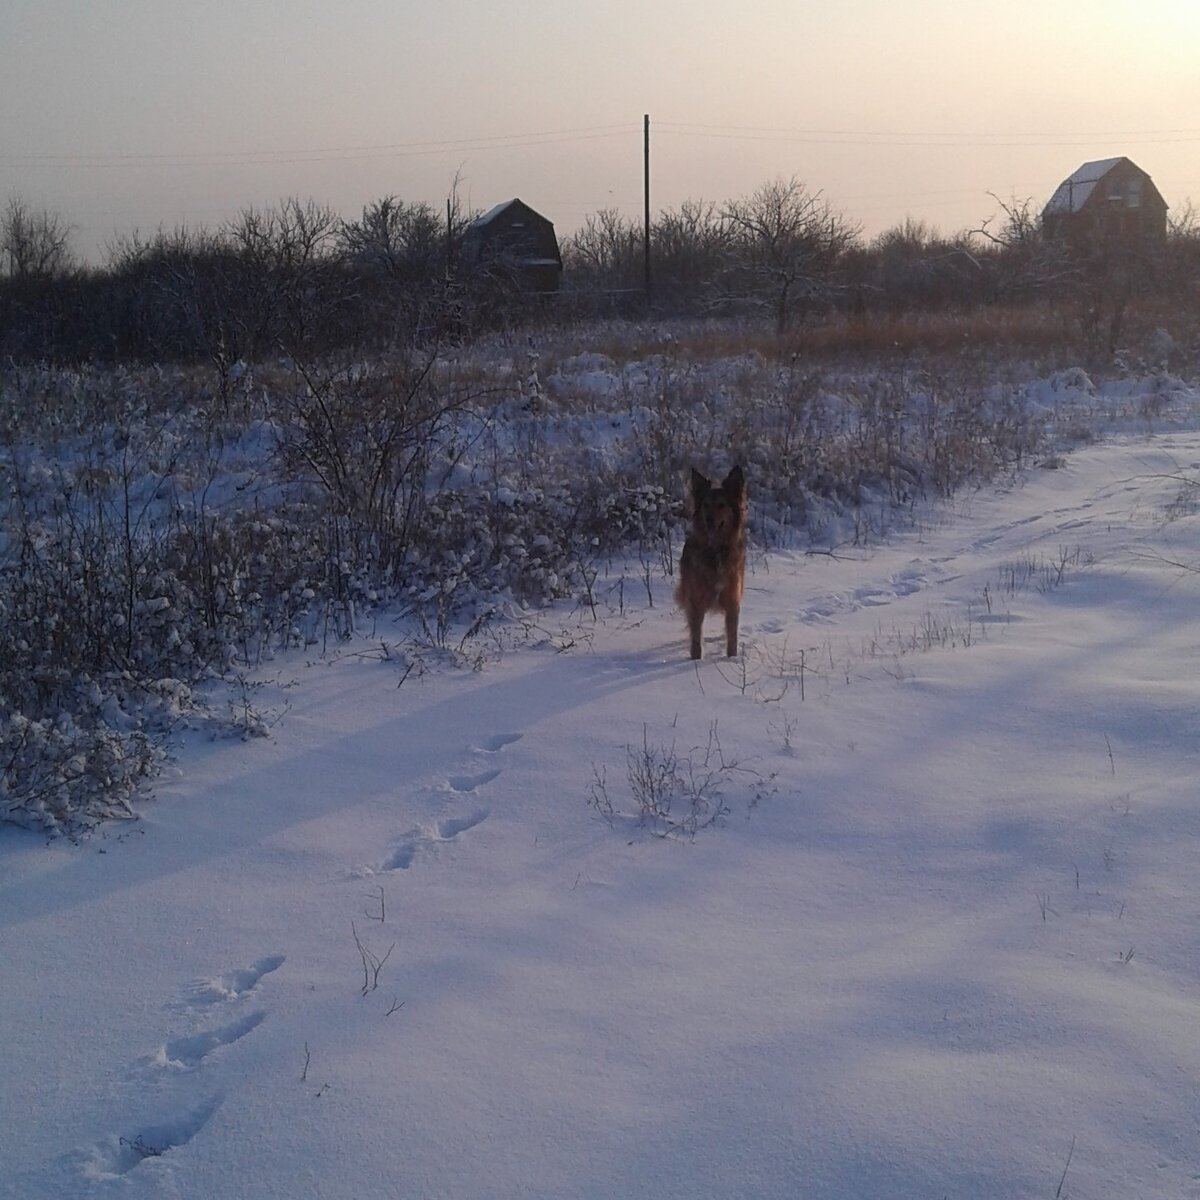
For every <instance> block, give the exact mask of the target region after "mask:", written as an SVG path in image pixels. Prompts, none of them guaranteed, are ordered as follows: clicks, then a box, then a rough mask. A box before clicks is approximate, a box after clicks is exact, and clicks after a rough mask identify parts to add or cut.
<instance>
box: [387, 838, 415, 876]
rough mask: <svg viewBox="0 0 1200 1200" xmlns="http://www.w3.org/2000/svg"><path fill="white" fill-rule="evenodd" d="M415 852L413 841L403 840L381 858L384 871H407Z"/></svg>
mask: <svg viewBox="0 0 1200 1200" xmlns="http://www.w3.org/2000/svg"><path fill="white" fill-rule="evenodd" d="M416 852H417V843H416V842H415V841H403V842H401V843H400V844H399V845H398V846H397V847H396V848H395V849H394V850H393V851H392V852H391V854H389V855H388V856H387V858H385V859H384V860H383V869H384V870H385V871H407V870H408V868H409V867H411V866H412V860H413V856H414V855H415V854H416Z"/></svg>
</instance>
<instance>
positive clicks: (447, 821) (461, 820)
mask: <svg viewBox="0 0 1200 1200" xmlns="http://www.w3.org/2000/svg"><path fill="white" fill-rule="evenodd" d="M487 818H488V812H487V809H482V808H481V809H479V810H477V811H476V812H473V813H471V814H470V815H469V816H465V817H446V818H444V819H443V820H441V821H439V822H438V823H437V824H436V825H435V826H434V827H433V831H432V833H412V834H408V835H407V836H406V837H405V838H404V840H403V841H400V842H397V843H396V845H395V847H394V848H393V849H392V852H391V854H389V855H388V856H387V858H385V859H384V860H383V864H382V866H381V868H380V869H381V870H384V871H407V870H408V868H409V867H411V866H412V864H413V860H414V859H415V858H416V856H417V851H418V850H420V849H421V848H422V846H429V845H437V844H438V843H439V842H450V841H453V840H454V839H455V838H456V837H458V835H459V834H460V833H465V832H466V831H467V830H468V829H474V828H475V826H476V825H479V824H481V823H482V822H484V821H486V820H487Z"/></svg>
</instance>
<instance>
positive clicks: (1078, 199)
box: [1045, 156, 1126, 213]
mask: <svg viewBox="0 0 1200 1200" xmlns="http://www.w3.org/2000/svg"><path fill="white" fill-rule="evenodd" d="M1125 161H1126V160H1125V158H1124V157H1123V156H1122V157H1120V158H1098V159H1096V161H1095V162H1085V163H1084V164H1083V166H1082V167H1080V168H1079V170H1078V171H1076V172H1075V173H1074V174H1073V175H1068V176H1067V178H1066V179H1064V180H1063V181H1062V183H1060V184H1059V185H1058V188H1057V189H1056V190H1055V192H1054V195H1053V196H1051V197H1050V203H1049V204H1047V205H1046V209H1045V211H1046V212H1048V213H1076V212H1078V211H1079V210H1080V209H1081V208H1082V207H1083V206H1084V204H1085V203H1086V202H1087V198H1088V197H1089V196H1090V195H1091V194H1092V189H1093V188H1094V187H1095V186H1096V184H1098V183H1099V182H1100V180H1102V179H1103V178H1104V177H1105V175H1107V174H1108V173H1109V171H1111V170H1112V169H1113V167H1115V166H1116V165H1117V163H1121V162H1125Z"/></svg>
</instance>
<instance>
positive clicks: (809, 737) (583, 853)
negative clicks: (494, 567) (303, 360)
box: [0, 431, 1200, 1200]
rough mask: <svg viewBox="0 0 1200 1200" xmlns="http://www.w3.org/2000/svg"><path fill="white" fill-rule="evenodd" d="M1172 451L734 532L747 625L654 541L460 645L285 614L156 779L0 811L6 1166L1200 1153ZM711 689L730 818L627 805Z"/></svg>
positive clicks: (1074, 1158) (693, 1170) (604, 1191)
mask: <svg viewBox="0 0 1200 1200" xmlns="http://www.w3.org/2000/svg"><path fill="white" fill-rule="evenodd" d="M1177 470H1184V471H1190V472H1191V473H1193V474H1195V473H1196V472H1200V434H1197V433H1194V432H1180V431H1175V432H1170V433H1161V434H1158V435H1156V436H1149V437H1148V436H1145V435H1138V436H1133V435H1129V436H1123V437H1118V438H1116V439H1114V440H1112V441H1110V442H1109V443H1107V444H1104V445H1098V446H1093V447H1090V448H1087V449H1084V450H1081V451H1078V452H1077V453H1075V454H1073V455H1072V456H1071V457H1070V458H1069V459H1067V460H1066V462H1065V465H1064V466H1063V467H1062V468H1061V469H1058V470H1042V471H1038V472H1035V473H1034V474H1032V475H1031V476H1029V477H1027V478H1026V479H1025V480H1024V481H1023V482H1022V483H1021V484H1020V485H1019V486H1017V487H1015V488H1013V489H1011V490H1009V491H1007V492H1004V493H1001V494H993V493H977V494H975V495H974V496H972V497H970V498H967V499H960V501H959V502H957V504H956V505H955V507H954V509H953V510H952V511H946V512H944V513H943V514H942V516H941V518H940V519H939V520H938V521H937V522H936V523H933V522H927V523H926V524H924V526H923V527H922V528H920V529H917V530H912V531H909V532H907V533H905V534H901V535H897V536H895V537H894V538H893V539H892V540H891V541H890V542H889V543H888V544H886V545H884V546H882V547H877V548H875V549H872V550H869V551H845V552H839V557H836V558H831V557H824V556H813V557H807V558H806V557H804V556H801V555H795V556H787V555H773V556H771V557H770V558H769V559H765V560H764V559H761V558H759V559H758V560H757V561H756V568H755V572H754V575H753V577H752V578H751V579H750V580H749V591H748V595H747V599H746V606H745V610H744V613H745V623H744V629H743V635H744V636H743V642H744V649H745V654H744V658H743V660H742V661H741V662H734V663H727V662H726V661H725V660H722V659H719V658H716V657H712V658H709V659H707V660H705V662H704V663H703V664H701V666H700V667H699V669H696V668H695V667H694V666H693V665H692V664H691V663H690V662H688V661H687V660H686V659H685V657H684V653H685V646H684V637H683V630H682V626H681V623H680V620H679V618H678V616H677V614H675V613H674V612H673V611H672V610H671V609H670V607H669V604H668V599H669V597H668V592H667V587H666V585H665V584H664V585H663V586H662V587H661V588H660V590H659V592H658V594H657V595H656V601H657V603H656V605H655V607H654V608H652V609H650V608H646V607H645V594H644V591H643V592H642V593H641V595H640V596H639V595H638V592H637V588H636V587H634V586H627V587H626V589H625V594H624V613H621V612H619V611H616V610H615V609H612V610H601V612H600V614H599V620H598V621H597V622H596V623H595V624H593V623H592V621H591V615H590V614H588V617H587V620H581V619H580V618H579V617H578V615H575V616H571V615H569V614H559V617H558V618H557V620H558V623H557V625H555V626H554V628H555V629H558V628H562V629H564V630H565V631H567V633H568V635H569V636H568V637H563V636H558V637H554V638H550V639H548V640H546V641H545V642H544V643H543V644H541V645H534V646H529V647H527V648H525V649H521V650H517V651H513V652H510V653H507V654H505V655H503V656H502V657H501V658H500V659H499V661H496V662H493V663H490V664H489V665H487V666H486V667H485V668H484V669H483V670H482V671H479V672H470V671H455V670H446V669H440V670H434V671H431V672H429V673H427V674H425V675H423V676H421V677H417V675H416V673H415V672H414V673H413V674H410V675H409V677H408V678H407V679H404V680H403V682H402V686H399V687H398V686H397V684H398V683H400V682H401V679H402V671H401V668H400V666H399V665H398V664H397V663H396V662H389V661H380V660H379V658H380V657H381V656H376V657H372V656H371V654H370V653H369V652H370V651H372V650H373V649H375V648H377V641H376V643H371V642H367V641H364V643H363V644H362V646H361V647H359V649H361V650H362V651H363V654H362V655H361V656H358V655H355V654H353V653H347V654H344V655H342V656H341V657H340V658H338V659H337V660H336V661H324V662H313V663H309V662H306V661H305V660H304V659H302V658H299V657H298V658H296V659H295V660H294V661H292V662H290V663H289V664H287V665H286V666H284V667H283V668H282V671H281V672H280V673H279V674H278V675H277V676H276V677H275V678H276V681H277V683H276V685H274V686H272V687H271V688H270V689H267V690H266V691H264V692H263V693H262V694H261V695H259V696H258V697H256V701H257V702H258V703H261V704H265V705H267V706H272V705H274V706H282V705H283V704H285V703H286V704H287V705H289V706H290V707H289V708H288V711H287V713H286V716H285V717H284V718H283V719H282V720H281V721H280V722H279V723H278V724H277V725H276V726H275V729H274V735H273V737H272V738H271V739H270V740H269V741H251V742H248V743H245V744H243V743H236V742H234V743H231V742H228V741H226V742H214V743H203V744H193V745H186V746H184V747H183V748H182V750H181V752H180V757H179V762H178V766H179V771H178V773H177V776H176V777H175V778H174V779H173V780H171V781H169V782H168V783H166V784H164V785H163V786H161V787H160V788H159V800H158V802H157V803H154V804H152V805H150V806H148V807H147V808H146V809H145V810H144V811H145V817H144V819H143V820H142V821H140V822H139V823H137V824H135V825H123V826H112V827H109V828H108V829H107V830H106V831H105V832H103V833H100V834H97V835H95V836H93V837H91V838H89V839H87V840H85V841H84V842H82V843H81V844H80V845H77V846H73V845H70V844H68V843H67V842H65V841H59V842H57V843H54V844H52V845H50V846H48V847H47V846H46V845H45V844H44V842H43V840H42V839H40V838H38V837H36V836H35V835H32V834H29V833H23V832H19V831H16V830H12V829H8V830H4V831H0V961H2V962H3V972H2V976H0V1018H2V1020H3V1026H2V1027H3V1029H4V1055H3V1086H2V1087H0V1097H2V1099H0V1163H2V1164H3V1168H2V1170H0V1195H2V1196H4V1197H13V1198H14V1200H16V1198H20V1200H49V1198H51V1197H53V1198H60V1197H71V1196H93V1195H94V1196H122V1197H126V1196H127V1197H188V1198H192V1197H195V1198H197V1200H200V1198H203V1200H210V1198H213V1197H241V1198H247V1200H256V1198H259V1197H264V1198H265V1197H275V1196H278V1197H288V1198H289V1200H296V1198H299V1197H331V1198H332V1197H354V1198H355V1200H359V1198H368V1197H400V1196H403V1197H509V1196H522V1197H554V1198H556V1200H559V1198H563V1197H585V1196H586V1197H630V1196H646V1197H680V1198H683V1197H687V1198H689V1200H690V1198H694V1197H701V1196H713V1197H716V1196H720V1197H733V1196H738V1197H788V1198H792V1197H799V1196H803V1197H828V1198H831V1200H833V1198H836V1200H859V1198H864V1197H888V1198H889V1200H901V1198H905V1197H912V1198H914V1200H915V1198H920V1200H929V1198H931V1197H932V1198H939V1197H952V1198H953V1197H962V1198H971V1200H979V1198H983V1197H997V1198H999V1197H1006V1198H1007V1197H1026V1196H1028V1197H1054V1196H1056V1195H1058V1196H1063V1197H1066V1196H1070V1197H1076V1198H1078V1200H1082V1198H1085V1197H1089V1198H1096V1197H1112V1198H1122V1200H1125V1198H1128V1197H1134V1196H1137V1197H1164V1198H1170V1200H1180V1198H1182V1197H1189V1196H1191V1197H1200V1037H1198V1036H1197V1028H1198V1027H1200V923H1198V922H1197V920H1196V912H1197V905H1196V886H1195V880H1196V871H1195V861H1196V854H1197V850H1198V848H1200V805H1198V804H1197V799H1198V797H1197V778H1198V775H1200V772H1198V766H1200V763H1198V761H1197V757H1198V745H1200V743H1198V741H1197V725H1198V717H1200V699H1198V697H1200V684H1198V682H1197V680H1198V678H1200V648H1198V646H1200V638H1198V637H1197V632H1196V625H1195V622H1194V614H1195V611H1196V607H1197V591H1198V590H1200V576H1198V575H1193V574H1191V573H1189V572H1186V571H1183V570H1181V569H1179V568H1178V567H1176V566H1173V565H1171V562H1173V561H1178V562H1193V561H1196V562H1200V517H1198V516H1197V515H1195V514H1193V513H1192V512H1191V510H1190V508H1189V506H1187V505H1177V506H1175V508H1174V509H1171V502H1172V501H1173V500H1174V499H1175V497H1176V496H1177V494H1178V492H1179V486H1178V483H1177V482H1175V481H1172V480H1170V479H1167V478H1164V475H1165V473H1168V472H1174V471H1177ZM751 485H752V486H753V480H752V481H751ZM1168 518H1170V519H1168ZM716 626H717V623H716V622H715V621H714V622H713V623H712V628H711V630H710V634H711V636H710V640H709V643H708V649H709V652H710V653H713V654H714V655H715V653H716V650H717V633H718V630H717V627H716ZM377 640H378V639H377ZM569 643H573V644H569ZM564 647H566V648H564ZM801 652H803V663H802V662H801V659H802V654H801ZM276 667H277V668H278V664H276ZM802 667H803V670H802V669H801V668H802ZM802 685H803V687H802ZM714 723H716V728H717V737H718V738H719V742H720V746H721V751H722V753H723V755H724V761H725V763H726V764H730V763H731V762H733V761H734V760H737V762H738V764H739V769H737V770H732V769H731V770H727V771H725V772H724V773H720V777H719V778H718V779H717V780H716V781H715V782H716V785H717V786H718V788H719V790H720V791H721V793H722V795H723V799H724V802H725V804H726V805H727V806H728V808H729V813H728V816H727V817H726V819H725V820H724V822H723V823H722V824H721V825H720V826H719V827H714V828H710V829H706V830H703V831H701V832H700V833H698V834H697V836H696V837H695V838H694V839H687V838H678V837H667V838H661V837H657V836H654V834H653V833H652V832H650V831H647V830H645V829H641V828H639V827H638V825H637V824H636V822H634V821H633V820H631V819H628V814H630V813H631V812H632V811H633V809H634V808H635V802H634V800H633V797H632V796H631V792H630V785H629V780H628V778H627V761H626V760H627V752H626V747H627V746H632V747H634V748H635V755H636V751H637V750H639V749H641V748H642V746H643V739H645V744H646V746H648V748H649V751H650V754H651V757H652V759H655V760H657V761H661V759H662V757H663V755H664V754H668V753H669V752H670V750H671V747H672V746H674V751H675V753H676V755H677V756H682V757H689V756H690V758H691V759H692V763H693V765H694V766H695V765H698V762H699V759H700V757H701V755H702V754H703V747H704V746H706V745H707V744H708V739H709V736H710V731H711V730H712V727H713V725H714ZM693 747H699V748H701V749H699V750H697V751H695V752H693V749H692V748H693ZM714 762H715V760H714V759H713V758H711V757H710V767H711V766H712V765H713V764H714ZM740 768H745V769H740ZM596 772H600V773H602V774H603V778H604V781H605V788H606V791H607V795H608V799H609V800H610V801H611V803H612V804H613V806H614V807H615V808H616V809H617V810H618V811H617V814H616V816H615V818H614V820H613V822H612V823H611V824H610V823H607V822H606V821H604V820H602V819H601V818H600V817H599V816H598V814H597V813H596V811H595V810H594V808H593V807H591V806H590V805H589V803H588V797H589V788H590V789H591V793H590V794H591V795H592V796H593V797H595V796H596V795H597V789H596ZM622 814H625V815H622ZM356 938H357V940H358V943H359V944H361V947H362V949H361V950H360V947H359V944H356ZM373 962H374V963H378V964H380V965H379V966H378V971H377V973H376V971H375V969H374V967H373V966H372V963H373ZM364 982H365V987H366V993H365V995H364V994H363V992H364ZM376 984H377V986H376Z"/></svg>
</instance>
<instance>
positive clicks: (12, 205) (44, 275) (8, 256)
mask: <svg viewBox="0 0 1200 1200" xmlns="http://www.w3.org/2000/svg"><path fill="white" fill-rule="evenodd" d="M70 241H71V227H70V226H69V225H67V224H66V223H65V222H64V221H63V219H62V218H61V217H60V216H58V215H57V214H56V213H52V212H50V211H49V210H48V209H42V210H41V211H40V212H34V211H33V210H32V209H31V208H30V207H29V206H28V205H27V204H26V203H25V201H24V200H22V199H21V198H20V197H18V196H12V197H11V198H10V199H9V201H8V208H7V209H6V210H5V212H4V219H3V221H2V222H0V257H2V259H3V262H4V264H5V267H6V270H7V273H8V274H9V276H11V277H12V278H13V279H22V280H25V279H53V278H55V277H56V276H59V275H64V274H66V272H67V271H69V270H70V269H71V267H72V266H73V265H74V263H73V259H72V255H71V250H70Z"/></svg>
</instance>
